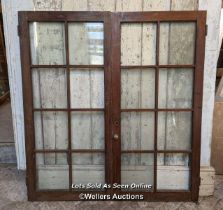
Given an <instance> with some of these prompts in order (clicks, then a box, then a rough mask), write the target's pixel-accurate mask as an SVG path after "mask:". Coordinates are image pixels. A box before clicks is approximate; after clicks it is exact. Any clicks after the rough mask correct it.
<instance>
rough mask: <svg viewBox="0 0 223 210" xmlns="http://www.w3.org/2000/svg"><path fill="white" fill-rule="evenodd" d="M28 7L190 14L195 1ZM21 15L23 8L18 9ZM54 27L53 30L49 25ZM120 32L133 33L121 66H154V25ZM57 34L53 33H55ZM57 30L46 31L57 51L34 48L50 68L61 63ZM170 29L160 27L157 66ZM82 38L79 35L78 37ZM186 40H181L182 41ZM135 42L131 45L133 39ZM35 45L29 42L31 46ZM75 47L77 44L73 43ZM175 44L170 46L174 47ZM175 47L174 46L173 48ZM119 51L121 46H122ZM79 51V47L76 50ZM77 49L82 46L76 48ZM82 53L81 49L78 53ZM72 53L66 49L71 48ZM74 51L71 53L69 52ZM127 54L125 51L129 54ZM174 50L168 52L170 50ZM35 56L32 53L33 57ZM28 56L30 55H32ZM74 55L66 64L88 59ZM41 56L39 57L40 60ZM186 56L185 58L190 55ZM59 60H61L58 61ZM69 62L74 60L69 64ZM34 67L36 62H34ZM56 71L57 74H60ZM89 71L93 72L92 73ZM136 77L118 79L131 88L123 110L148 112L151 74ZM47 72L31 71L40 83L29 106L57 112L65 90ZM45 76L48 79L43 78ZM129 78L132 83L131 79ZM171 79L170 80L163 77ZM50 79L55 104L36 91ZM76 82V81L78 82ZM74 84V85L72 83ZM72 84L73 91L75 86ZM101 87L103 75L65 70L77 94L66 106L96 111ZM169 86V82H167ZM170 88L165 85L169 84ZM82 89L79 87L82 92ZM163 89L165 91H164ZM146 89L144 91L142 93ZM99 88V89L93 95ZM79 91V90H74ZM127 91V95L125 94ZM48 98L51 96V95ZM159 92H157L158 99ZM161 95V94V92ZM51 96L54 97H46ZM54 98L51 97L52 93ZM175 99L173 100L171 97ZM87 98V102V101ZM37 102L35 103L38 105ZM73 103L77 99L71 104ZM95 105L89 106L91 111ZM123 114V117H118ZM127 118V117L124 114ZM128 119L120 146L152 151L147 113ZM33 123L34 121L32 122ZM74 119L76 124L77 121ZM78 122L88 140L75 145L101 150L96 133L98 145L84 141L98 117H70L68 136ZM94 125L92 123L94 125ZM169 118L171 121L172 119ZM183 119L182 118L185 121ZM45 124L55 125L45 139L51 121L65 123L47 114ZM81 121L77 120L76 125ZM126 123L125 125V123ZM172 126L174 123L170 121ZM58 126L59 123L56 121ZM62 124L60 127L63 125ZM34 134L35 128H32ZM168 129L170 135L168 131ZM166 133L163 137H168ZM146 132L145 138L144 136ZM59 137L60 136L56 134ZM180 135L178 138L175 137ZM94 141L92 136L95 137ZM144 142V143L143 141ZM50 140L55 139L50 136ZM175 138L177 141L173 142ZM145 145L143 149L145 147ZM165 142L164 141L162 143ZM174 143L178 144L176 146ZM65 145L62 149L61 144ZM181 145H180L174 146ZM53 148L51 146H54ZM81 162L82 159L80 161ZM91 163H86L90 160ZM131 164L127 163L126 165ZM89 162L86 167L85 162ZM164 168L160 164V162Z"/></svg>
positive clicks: (85, 0) (94, 0) (92, 0)
mask: <svg viewBox="0 0 223 210" xmlns="http://www.w3.org/2000/svg"><path fill="white" fill-rule="evenodd" d="M33 2H34V6H33V8H35V10H73V11H75V10H76V11H77V10H79V11H87V10H89V11H96V10H97V11H106V10H109V11H154V10H182V9H183V10H191V9H197V1H196V0H187V1H173V0H172V1H170V0H169V1H166V0H158V1H154V0H142V1H139V0H131V1H129V0H128V1H127V0H121V1H115V0H112V1H109V0H106V1H102V0H77V1H73V0H68V1H61V0H59V1H53V0H52V1H44V0H41V1H39V0H38V1H36V0H34V1H33ZM24 10H25V9H24ZM55 27H57V26H55ZM123 29H124V31H125V30H126V32H125V33H123V36H124V38H126V39H127V38H128V37H127V36H129V34H130V35H131V31H132V30H133V29H134V36H132V37H131V36H130V37H129V38H128V39H127V43H130V44H131V45H132V44H134V45H132V46H131V47H132V49H134V50H128V53H130V54H127V57H126V59H125V58H124V57H123V56H122V60H123V61H124V62H130V63H132V64H133V63H135V64H139V65H141V64H143V65H145V64H154V62H155V42H154V40H155V39H156V36H155V26H154V25H148V24H143V25H135V24H134V25H132V26H129V25H128V26H126V27H125V26H124V28H123ZM82 30H83V28H82V29H81V28H80V31H82ZM56 31H57V32H56ZM61 31H62V28H61V30H59V29H57V30H56V29H55V30H51V32H56V34H57V35H56V37H58V40H59V42H58V43H60V46H58V45H56V43H54V41H52V42H51V43H52V44H55V46H52V44H51V46H50V45H49V44H48V43H42V44H41V43H38V44H39V46H38V47H39V49H40V51H38V52H40V54H39V55H38V56H40V57H41V56H42V58H41V59H43V62H46V63H48V62H50V64H53V63H61V62H64V60H63V59H64V43H62V42H61V40H62V39H61V36H63V33H62V32H61ZM170 31H171V30H170V27H169V26H166V27H165V28H164V29H163V33H162V34H163V36H161V43H160V49H164V50H163V51H161V54H160V58H161V59H163V62H167V61H168V57H169V56H168V55H169V43H166V42H165V40H169V42H171V39H169V38H168V37H169V33H170ZM48 32H49V31H48V30H45V31H44V30H43V31H42V32H41V33H40V34H38V36H39V37H41V36H45V35H46V33H48ZM182 35H183V34H182V33H181V32H179V31H178V32H177V33H176V34H175V36H176V37H177V36H179V37H182ZM83 37H84V36H83ZM185 38H187V37H185ZM133 39H134V40H135V42H134V40H133ZM39 42H40V41H39ZM34 43H35V42H34ZM79 43H80V42H79ZM174 44H176V43H174ZM41 45H42V49H44V47H47V46H49V48H53V54H54V55H55V57H51V56H50V55H49V56H48V57H47V56H46V54H44V53H45V52H48V53H50V52H51V50H52V49H48V50H46V51H45V50H44V52H43V51H42V52H41ZM176 45H177V44H176ZM73 46H74V47H73V49H75V45H73ZM124 48H125V47H124ZM79 49H80V48H79ZM81 49H82V47H81ZM83 49H84V48H83ZM71 50H72V48H71ZM74 51H75V50H74ZM74 51H73V52H72V51H71V54H73V53H74ZM129 51H130V52H129ZM173 51H174V50H173ZM35 53H37V52H35ZM35 53H34V54H35ZM79 53H80V54H76V55H77V56H79V55H81V56H80V58H77V57H75V56H76V55H75V54H74V56H73V57H71V58H70V59H71V61H75V59H76V61H80V60H78V59H83V58H84V59H88V56H87V55H86V52H84V50H83V51H79ZM43 55H44V56H43ZM174 56H175V55H174V54H173V58H174ZM190 56H191V55H190ZM58 59H61V60H58ZM72 59H74V60H72ZM36 62H37V61H36ZM38 62H39V61H38ZM81 62H83V60H81ZM61 72H62V71H61ZM94 72H95V73H94ZM137 72H138V73H134V74H133V75H130V74H128V73H123V77H124V79H123V80H124V81H126V82H127V83H130V82H129V81H130V80H131V83H130V84H127V86H126V89H131V90H132V91H131V92H129V94H125V93H124V94H125V95H124V98H126V99H125V100H123V102H122V103H123V106H127V105H130V106H137V107H136V108H144V107H145V108H147V107H148V108H153V107H154V74H153V71H142V70H140V69H139V70H138V71H137ZM49 74H50V72H46V73H45V75H43V74H42V72H41V73H40V74H36V73H35V71H34V76H33V79H34V81H40V82H39V85H38V84H37V87H38V88H37V90H36V92H34V96H35V101H36V102H35V103H36V106H43V107H44V106H53V107H58V106H66V103H65V102H66V100H63V103H64V104H59V103H58V101H60V97H61V98H62V97H63V99H64V98H65V95H63V94H62V92H63V91H64V89H63V88H66V82H63V80H64V78H63V76H62V75H60V76H59V73H56V72H55V75H49ZM47 75H48V77H47ZM132 77H133V78H132ZM162 77H163V81H166V78H167V77H168V76H167V75H165V74H164V75H162ZM169 77H170V78H171V75H170V76H169ZM48 79H50V81H51V79H52V80H53V81H55V82H56V84H57V83H58V81H60V87H58V89H57V87H56V86H54V83H51V82H50V83H49V86H47V85H46V89H47V91H48V89H49V90H50V91H53V90H55V92H58V91H59V93H61V94H59V93H58V97H56V99H55V100H54V99H50V100H48V99H47V98H45V97H44V90H42V89H43V88H42V87H43V86H44V80H48ZM79 80H80V81H79ZM75 82H76V83H75ZM75 84H76V86H75ZM102 84H103V76H102V74H101V73H99V71H92V72H91V73H90V71H89V72H88V71H86V73H85V74H84V73H83V74H82V73H80V71H79V70H76V72H74V71H71V89H73V90H77V91H72V96H71V98H72V100H71V105H72V107H81V106H83V107H82V108H85V106H86V107H87V106H91V107H92V108H96V107H100V108H101V107H103V106H104V101H103V99H102V98H103V97H102V95H103V89H104V87H103V86H102ZM162 84H167V82H166V83H165V82H163V83H162ZM172 84H173V81H172ZM172 84H170V86H171V85H172ZM132 85H133V87H134V88H132V87H131V86H132ZM83 86H84V87H85V88H84V89H83ZM164 87H165V86H164ZM147 88H148V89H147ZM99 89H100V90H99ZM40 90H42V92H43V93H42V96H39V94H40V92H41V91H40ZM78 90H79V91H78ZM129 91H130V90H129ZM53 93H54V92H53ZM81 93H84V94H83V95H85V96H86V97H84V98H83V97H82V95H81ZM164 93H165V92H163V94H164ZM75 94H76V95H75ZM165 94H166V93H165ZM52 95H55V94H52ZM56 96H57V94H56ZM175 97H176V96H175ZM89 98H91V100H90V99H89ZM161 98H164V99H163V100H164V102H163V103H165V100H166V99H165V98H166V96H164V97H161ZM40 99H41V102H40ZM77 99H78V100H77ZM94 106H95V107H94ZM75 114H76V113H73V114H72V120H74V119H73V116H75ZM124 115H125V114H124ZM126 115H127V114H126ZM129 115H130V116H125V117H123V123H122V124H123V128H122V130H124V134H122V139H124V137H123V135H125V136H127V137H126V138H125V139H126V141H125V142H122V144H124V148H126V149H127V148H136V149H147V148H153V142H152V139H153V133H152V132H153V126H154V125H153V116H152V115H150V116H149V117H147V114H145V113H143V114H141V115H140V114H135V113H133V114H129ZM37 118H38V117H37ZM79 118H80V119H79ZM81 118H85V120H84V121H85V122H86V124H87V127H85V130H89V131H90V134H89V135H90V136H88V137H81V138H80V139H81V140H83V141H81V142H84V143H83V146H86V147H90V148H93V147H92V145H96V146H95V147H96V148H103V147H102V145H103V143H102V140H103V134H102V133H101V132H99V133H98V134H95V139H97V140H95V141H99V139H98V138H99V137H100V139H101V140H100V142H97V143H94V142H91V141H90V139H92V138H93V137H92V135H94V134H93V133H95V132H96V130H98V127H100V126H101V127H102V126H103V125H102V124H103V122H102V121H103V120H102V118H103V116H101V114H97V116H96V114H95V113H94V114H92V115H90V114H89V113H88V117H86V115H85V117H84V116H79V117H76V118H75V120H76V122H75V120H74V125H72V126H74V127H73V128H72V133H73V136H75V132H77V130H79V128H80V129H81V128H82V127H81V126H82V125H81V124H80V122H78V121H82V120H81ZM94 119H95V121H97V122H95V121H94ZM172 119H173V118H172ZM186 119H187V118H186ZM186 119H185V126H188V125H187V120H186ZM45 120H46V121H49V122H47V123H50V126H53V125H54V126H55V129H54V130H53V132H54V134H50V131H47V130H45V131H44V132H47V133H48V134H49V135H48V134H46V136H50V135H53V136H57V135H56V133H57V131H56V127H57V125H59V124H57V121H58V120H59V121H65V120H66V119H65V118H63V117H58V116H57V114H56V113H55V114H52V116H48V117H47V118H46V119H45ZM36 121H37V125H38V124H40V121H41V117H39V119H36ZM82 122H83V121H82ZM128 122H129V123H128ZM173 122H174V120H173ZM58 123H59V122H58ZM64 124H65V125H66V123H64ZM75 126H79V127H78V128H75ZM37 127H39V129H40V127H41V126H40V125H39V126H37ZM170 127H172V128H171V129H173V128H174V126H172V124H171V126H170ZM171 129H170V131H171ZM170 131H169V132H170ZM44 132H43V131H41V129H40V131H39V136H42V133H44ZM162 132H164V133H163V136H166V134H165V132H166V131H162ZM148 133H149V135H148ZM62 134H63V135H64V136H66V135H65V128H64V131H62ZM62 134H61V135H62ZM181 135H182V133H181ZM97 136H98V137H97ZM146 137H147V138H149V139H147V138H146ZM55 138H56V137H55ZM55 138H53V140H52V145H50V147H51V146H52V148H53V145H54V146H55V145H58V144H55V142H56V139H55ZM139 138H140V139H141V142H140V141H139V142H137V140H138V139H139ZM176 139H177V137H176ZM38 142H39V143H38V144H40V145H39V146H40V147H42V146H43V142H40V141H38ZM74 142H77V141H73V145H72V146H73V147H75V146H76V147H78V146H81V145H80V144H77V145H75V144H76V143H74ZM146 143H147V144H146ZM167 143H168V142H167ZM178 143H179V142H178ZM169 144H170V146H172V144H173V142H169ZM63 146H65V145H63ZM180 146H181V145H180ZM55 148H56V147H55ZM83 160H84V158H83ZM86 160H88V161H90V159H89V157H88V158H87V159H86ZM130 160H131V161H130V163H131V164H132V165H134V164H136V163H137V164H142V163H143V159H140V157H139V156H138V157H137V158H132V159H130ZM91 161H92V159H91ZM132 161H133V162H132ZM90 163H92V162H90ZM163 164H164V163H163Z"/></svg>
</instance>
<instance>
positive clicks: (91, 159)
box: [72, 153, 105, 190]
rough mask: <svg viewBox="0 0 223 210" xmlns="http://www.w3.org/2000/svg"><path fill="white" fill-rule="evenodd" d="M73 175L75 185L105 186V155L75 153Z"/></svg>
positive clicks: (73, 155) (73, 156)
mask: <svg viewBox="0 0 223 210" xmlns="http://www.w3.org/2000/svg"><path fill="white" fill-rule="evenodd" d="M72 175H73V179H72V183H73V184H78V185H80V184H85V185H87V184H89V183H91V184H96V183H98V184H99V183H101V184H104V183H105V155H104V154H103V153H73V154H72ZM88 190H89V189H88ZM90 190H91V189H90Z"/></svg>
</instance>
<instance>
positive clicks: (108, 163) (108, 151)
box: [104, 12, 113, 194]
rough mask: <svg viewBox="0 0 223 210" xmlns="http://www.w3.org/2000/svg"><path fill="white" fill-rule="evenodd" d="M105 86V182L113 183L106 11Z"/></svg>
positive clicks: (109, 30)
mask: <svg viewBox="0 0 223 210" xmlns="http://www.w3.org/2000/svg"><path fill="white" fill-rule="evenodd" d="M104 34H105V37H104V46H105V49H104V68H105V71H104V74H105V76H104V78H105V79H104V87H105V93H104V98H105V128H104V129H105V183H106V184H108V185H109V184H110V185H111V184H112V180H113V176H112V174H113V173H112V171H113V165H112V164H113V160H112V158H113V154H112V148H113V145H112V138H111V133H112V132H111V123H112V104H111V101H112V100H111V93H112V61H111V57H112V13H111V12H105V15H104ZM107 194H112V189H111V188H108V189H107Z"/></svg>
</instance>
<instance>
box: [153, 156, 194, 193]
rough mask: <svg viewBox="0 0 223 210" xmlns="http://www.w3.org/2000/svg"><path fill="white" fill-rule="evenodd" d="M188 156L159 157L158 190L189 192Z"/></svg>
mask: <svg viewBox="0 0 223 210" xmlns="http://www.w3.org/2000/svg"><path fill="white" fill-rule="evenodd" d="M189 179H190V167H189V155H188V154H161V153H160V154H158V155H157V189H164V190H189Z"/></svg>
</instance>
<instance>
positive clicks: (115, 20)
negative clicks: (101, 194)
mask: <svg viewBox="0 0 223 210" xmlns="http://www.w3.org/2000/svg"><path fill="white" fill-rule="evenodd" d="M111 19H112V57H111V60H112V136H111V138H112V142H113V143H112V144H113V149H112V153H113V174H112V176H113V183H118V184H121V117H120V114H121V86H120V84H121V74H120V66H121V63H120V57H121V47H120V43H121V42H120V39H121V30H120V29H121V28H120V18H119V15H118V14H115V13H112V14H111Z"/></svg>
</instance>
